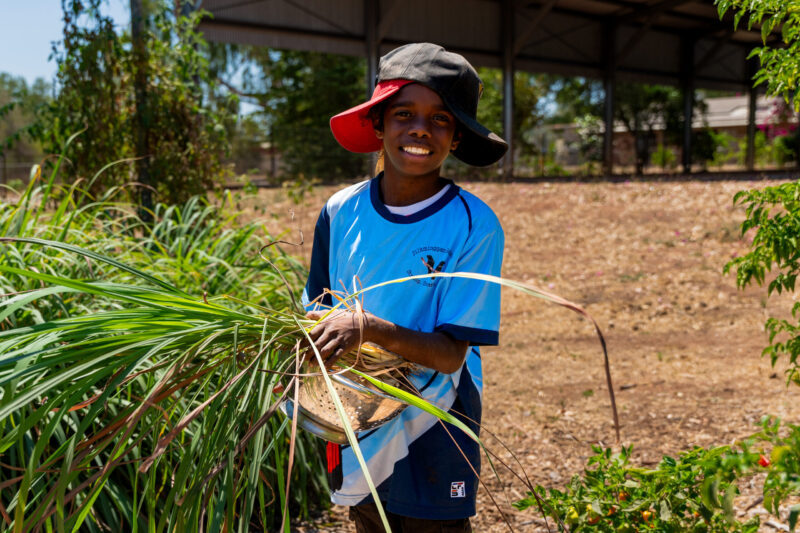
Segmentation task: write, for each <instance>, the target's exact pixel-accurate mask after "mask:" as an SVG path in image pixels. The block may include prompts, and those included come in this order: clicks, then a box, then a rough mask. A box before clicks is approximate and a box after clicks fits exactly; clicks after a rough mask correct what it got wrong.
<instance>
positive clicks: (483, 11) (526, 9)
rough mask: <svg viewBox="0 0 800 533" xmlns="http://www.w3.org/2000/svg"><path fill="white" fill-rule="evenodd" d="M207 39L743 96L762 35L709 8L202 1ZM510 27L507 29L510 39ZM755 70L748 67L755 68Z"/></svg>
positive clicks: (672, 3) (635, 3)
mask: <svg viewBox="0 0 800 533" xmlns="http://www.w3.org/2000/svg"><path fill="white" fill-rule="evenodd" d="M200 7H201V8H202V9H204V10H206V11H208V12H210V13H211V14H212V18H209V19H206V20H205V21H204V22H202V23H201V25H200V29H201V31H202V32H203V33H204V34H205V37H206V38H207V39H209V40H212V41H225V42H236V43H242V44H252V45H261V46H269V47H273V48H289V49H303V50H315V51H324V52H331V53H339V54H347V55H354V56H362V57H364V56H366V55H367V50H368V43H369V42H370V39H374V41H373V42H376V43H377V50H378V53H379V54H383V53H385V52H387V51H389V50H391V49H392V48H394V47H396V46H398V45H400V44H404V43H407V42H415V41H429V42H435V43H437V44H441V45H442V46H444V47H445V48H447V49H448V50H452V51H456V52H459V53H461V54H463V55H464V56H466V57H467V59H469V60H470V62H472V63H473V64H474V65H476V66H489V67H501V66H502V65H503V61H504V50H505V49H506V47H508V46H510V47H511V53H512V54H513V64H514V68H515V69H517V70H526V71H531V72H547V73H553V74H564V75H580V76H587V77H597V78H600V77H602V76H603V74H604V72H608V70H609V69H612V70H613V71H614V72H615V75H616V78H617V79H618V80H625V81H642V82H649V83H667V84H676V83H678V82H679V80H681V79H682V78H685V77H686V76H687V75H688V74H687V73H693V83H694V86H695V87H702V88H717V89H732V90H744V89H746V88H747V87H748V86H749V85H750V84H751V82H750V77H751V76H752V72H751V71H750V70H748V66H747V60H746V57H747V54H748V53H749V51H750V49H751V48H752V47H753V46H756V45H758V44H759V43H760V42H761V38H760V32H759V31H758V29H757V28H756V29H754V30H753V31H747V30H746V29H744V30H742V29H740V30H738V31H734V30H733V22H732V17H731V16H730V14H728V15H726V17H725V20H723V21H720V20H719V17H718V16H717V10H716V7H715V6H714V4H713V1H712V0H705V1H703V0H534V1H527V0H526V1H519V0H202V1H201V4H200ZM506 28H511V32H512V35H511V36H509V35H508V34H507V30H506ZM751 68H752V67H751Z"/></svg>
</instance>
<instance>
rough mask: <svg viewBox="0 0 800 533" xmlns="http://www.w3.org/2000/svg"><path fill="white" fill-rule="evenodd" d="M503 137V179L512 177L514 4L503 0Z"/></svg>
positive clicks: (508, 0) (510, 0) (509, 0)
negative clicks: (506, 150)
mask: <svg viewBox="0 0 800 533" xmlns="http://www.w3.org/2000/svg"><path fill="white" fill-rule="evenodd" d="M502 9H503V21H502V24H503V31H502V42H501V48H502V51H503V136H504V137H505V140H506V142H507V143H508V152H506V155H505V157H503V162H502V164H503V179H506V180H509V179H511V178H512V177H513V176H514V134H513V132H514V4H513V1H512V0H503V4H502Z"/></svg>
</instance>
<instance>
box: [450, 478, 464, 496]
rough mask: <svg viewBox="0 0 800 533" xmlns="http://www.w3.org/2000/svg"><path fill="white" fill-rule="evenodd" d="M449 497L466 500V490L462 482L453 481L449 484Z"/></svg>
mask: <svg viewBox="0 0 800 533" xmlns="http://www.w3.org/2000/svg"><path fill="white" fill-rule="evenodd" d="M450 497H451V498H466V497H467V490H466V487H465V486H464V482H463V481H453V482H452V483H450Z"/></svg>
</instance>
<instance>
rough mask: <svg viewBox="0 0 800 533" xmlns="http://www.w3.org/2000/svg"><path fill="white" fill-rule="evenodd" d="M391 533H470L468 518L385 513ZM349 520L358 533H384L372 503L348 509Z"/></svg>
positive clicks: (375, 507)
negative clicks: (420, 516)
mask: <svg viewBox="0 0 800 533" xmlns="http://www.w3.org/2000/svg"><path fill="white" fill-rule="evenodd" d="M386 518H388V519H389V526H390V527H391V528H392V533H472V526H471V525H470V523H469V518H459V519H458V520H428V519H425V518H411V517H409V516H400V515H396V514H394V513H388V512H387V513H386ZM350 520H352V521H353V522H355V524H356V531H357V532H358V533H384V528H383V522H381V516H380V514H378V507H377V506H376V505H375V504H374V503H365V504H364V505H358V506H355V507H351V508H350Z"/></svg>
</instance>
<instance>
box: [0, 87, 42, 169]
mask: <svg viewBox="0 0 800 533" xmlns="http://www.w3.org/2000/svg"><path fill="white" fill-rule="evenodd" d="M49 93H50V85H49V84H48V83H47V82H45V81H44V80H43V79H42V78H38V79H36V80H35V81H34V82H33V84H31V85H30V86H28V84H27V83H26V81H25V79H24V78H17V77H14V76H12V75H10V74H7V73H4V72H0V159H2V162H0V183H8V182H9V177H10V174H9V169H8V166H9V164H18V165H19V164H28V163H32V162H38V161H39V160H40V159H41V158H42V156H43V152H42V148H41V146H40V145H39V143H38V142H37V141H36V132H37V129H36V115H37V113H38V112H39V110H40V109H41V108H42V107H43V106H45V105H47V104H48V102H49V101H50V97H49Z"/></svg>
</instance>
